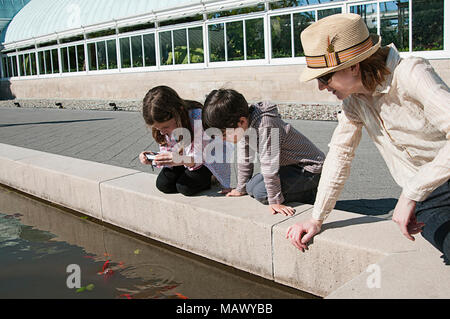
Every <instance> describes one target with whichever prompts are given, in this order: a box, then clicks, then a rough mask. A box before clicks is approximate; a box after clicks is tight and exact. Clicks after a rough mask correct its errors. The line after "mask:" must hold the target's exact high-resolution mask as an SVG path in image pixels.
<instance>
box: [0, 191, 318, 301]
mask: <svg viewBox="0 0 450 319" xmlns="http://www.w3.org/2000/svg"><path fill="white" fill-rule="evenodd" d="M0 298H1V299H5V298H26V299H29V298H57V299H77V298H82V299H86V298H101V299H115V298H118V299H143V298H151V299H170V298H174V299H197V298H202V299H203V298H205V299H206V298H212V299H216V298H247V299H259V298H264V299H272V298H275V299H278V298H285V299H303V298H314V296H311V295H309V294H306V293H302V292H300V291H298V290H295V289H292V288H289V287H285V286H282V285H278V284H275V283H273V282H272V281H269V280H265V279H262V278H260V277H257V276H253V275H250V274H247V273H245V272H242V271H239V270H236V269H234V268H231V267H227V266H224V265H221V264H219V263H215V262H212V261H209V260H207V259H205V258H202V257H198V256H195V255H192V254H189V253H187V252H184V251H181V250H178V249H175V248H172V247H169V246H167V245H164V244H161V243H158V242H155V241H152V240H150V239H145V238H142V237H138V236H132V235H131V234H129V233H127V232H124V231H120V230H119V229H116V228H114V227H112V226H110V225H103V224H101V223H100V222H99V221H96V220H93V219H91V218H90V217H86V216H82V215H80V214H77V213H75V212H72V211H68V210H65V209H62V208H58V207H55V206H53V205H50V204H48V203H45V202H43V201H40V200H37V199H35V198H32V197H29V196H26V195H24V194H22V193H17V192H15V191H13V190H11V189H9V188H5V187H2V186H0Z"/></svg>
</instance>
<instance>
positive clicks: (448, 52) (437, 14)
mask: <svg viewBox="0 0 450 319" xmlns="http://www.w3.org/2000/svg"><path fill="white" fill-rule="evenodd" d="M1 1H3V2H7V1H14V0H0V2H1ZM21 2H22V3H24V5H23V8H22V9H21V10H20V11H19V12H18V13H17V14H15V16H14V17H13V18H12V20H11V21H10V22H9V24H8V25H7V26H5V27H4V28H3V31H2V34H1V38H0V39H1V41H0V43H1V44H0V49H1V58H0V63H1V68H0V70H1V80H0V97H1V98H0V99H3V100H5V99H8V100H10V99H24V100H26V99H36V100H38V99H47V100H52V99H53V100H61V101H64V100H72V99H79V100H80V99H82V100H96V101H105V102H112V101H141V100H142V98H143V97H144V95H145V93H146V92H147V91H148V90H149V89H150V88H151V87H153V86H156V85H168V86H171V87H172V88H174V89H175V90H176V91H177V92H178V93H179V94H180V95H181V96H182V97H183V98H186V99H196V100H198V101H203V100H204V98H205V95H206V94H207V93H208V92H210V91H211V90H212V89H216V88H223V87H225V88H234V89H236V90H238V91H240V92H241V93H243V94H244V95H245V96H246V97H247V99H248V100H249V101H256V100H263V99H264V100H271V101H274V102H278V103H305V104H308V103H330V104H332V103H336V102H337V100H335V98H334V97H333V96H332V95H330V94H326V93H324V92H320V91H319V90H318V89H317V83H316V81H311V82H307V83H302V82H300V79H299V76H300V74H301V73H302V71H303V70H304V68H305V67H306V62H305V57H304V53H303V48H302V45H301V42H300V33H301V32H302V31H303V30H304V29H305V28H306V27H307V26H308V25H310V24H311V23H313V22H314V21H317V20H319V19H322V18H324V17H326V16H328V15H332V14H336V13H346V12H351V13H357V14H359V15H361V16H362V17H363V19H364V21H365V22H366V24H367V27H368V28H369V30H370V32H371V33H377V34H379V35H381V37H382V41H383V42H382V44H383V45H387V44H390V43H394V44H395V46H396V47H397V48H398V50H399V51H400V52H401V55H402V57H408V56H411V55H414V56H419V57H424V58H427V59H429V60H430V63H431V64H432V65H433V67H434V68H435V69H436V71H437V72H438V74H439V75H440V76H441V77H442V78H443V79H444V81H445V82H446V83H450V36H449V34H450V33H449V32H450V25H449V21H450V17H449V16H450V0H368V1H361V0H335V1H333V0H309V1H308V0H297V1H295V0H293V1H289V0H285V1H268V0H266V1H257V0H221V1H217V0H198V1H195V0H166V1H151V0H128V1H121V0H96V1H91V0H31V1H25V2H23V1H21Z"/></svg>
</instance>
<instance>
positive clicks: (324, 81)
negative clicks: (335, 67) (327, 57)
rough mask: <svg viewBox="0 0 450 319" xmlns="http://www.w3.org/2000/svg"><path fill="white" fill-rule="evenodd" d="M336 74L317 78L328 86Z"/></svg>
mask: <svg viewBox="0 0 450 319" xmlns="http://www.w3.org/2000/svg"><path fill="white" fill-rule="evenodd" d="M334 73H335V72H331V73H327V74H325V75H322V76H321V77H319V78H317V80H319V81H320V83H322V84H323V85H328V83H330V80H331V78H332V77H333V75H334Z"/></svg>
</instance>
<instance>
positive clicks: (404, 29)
mask: <svg viewBox="0 0 450 319" xmlns="http://www.w3.org/2000/svg"><path fill="white" fill-rule="evenodd" d="M408 25H409V10H408V0H399V1H389V2H383V3H380V28H381V29H380V31H381V38H382V43H381V45H387V44H390V43H394V44H395V46H396V47H397V49H398V50H399V51H408V50H409V31H408Z"/></svg>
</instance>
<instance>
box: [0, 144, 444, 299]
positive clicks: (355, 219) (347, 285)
mask: <svg viewBox="0 0 450 319" xmlns="http://www.w3.org/2000/svg"><path fill="white" fill-rule="evenodd" d="M155 179H156V176H155V175H153V174H148V173H143V172H139V171H136V170H131V169H126V168H121V167H116V166H111V165H105V164H101V163H96V162H90V161H85V160H80V159H75V158H70V157H64V156H60V155H54V154H49V153H44V152H40V151H35V150H30V149H25V148H21V147H16V146H11V145H6V144H0V183H2V184H4V185H8V186H10V187H13V188H16V189H19V190H21V191H23V192H26V193H29V194H32V195H34V196H37V197H39V198H43V199H45V200H48V201H50V202H54V203H56V204H59V205H62V206H65V207H68V208H71V209H73V210H76V211H79V212H81V213H84V214H86V215H89V216H92V217H95V218H97V219H100V220H102V221H105V222H107V223H110V224H113V225H116V226H118V227H121V228H124V229H127V230H129V231H133V232H135V233H138V234H140V235H143V236H147V237H149V238H152V239H155V240H158V241H161V242H164V243H167V244H169V245H172V246H175V247H178V248H181V249H184V250H187V251H190V252H192V253H195V254H198V255H200V256H204V257H206V258H209V259H212V260H215V261H218V262H221V263H223V264H226V265H230V266H232V267H235V268H238V269H241V270H244V271H247V272H250V273H252V274H255V275H259V276H261V277H264V278H267V279H270V280H274V281H275V282H279V283H282V284H285V285H288V286H291V287H294V288H298V289H301V290H303V291H307V292H310V293H313V294H315V295H319V296H324V297H325V296H326V297H330V298H332V297H334V298H349V297H358V298H449V297H450V286H449V285H448V283H449V282H450V268H448V266H445V265H444V264H443V262H442V260H441V259H440V258H439V256H440V252H439V251H437V250H436V249H434V248H433V247H432V246H431V245H430V244H429V243H428V242H426V241H425V240H424V239H423V238H422V237H420V236H417V237H416V241H415V242H410V241H408V240H406V239H405V238H404V237H403V235H402V234H401V233H400V231H399V229H398V227H397V226H396V225H395V223H393V222H392V221H389V220H385V219H381V218H376V217H370V216H364V215H359V214H354V213H348V212H343V211H334V212H333V213H332V214H331V216H330V217H329V219H327V222H326V224H324V226H323V229H322V231H321V233H320V234H318V235H317V236H315V237H314V240H313V242H312V243H311V245H310V246H309V249H308V250H307V252H305V253H300V251H299V250H298V249H296V248H295V247H294V246H293V245H292V244H291V243H290V242H289V241H288V240H287V239H286V230H287V228H288V227H289V226H290V225H292V224H294V223H296V222H299V221H302V220H306V219H309V218H311V210H312V207H311V205H305V204H300V203H299V204H298V205H295V206H294V207H295V208H296V214H295V215H294V216H293V217H286V216H281V215H272V214H270V213H269V212H268V209H267V206H264V205H262V204H260V203H259V202H257V201H256V200H254V199H252V198H249V197H248V196H244V197H238V198H234V199H229V198H226V197H224V196H218V195H217V193H216V191H214V190H210V191H206V192H204V193H202V195H201V196H194V197H185V196H182V195H180V194H163V193H161V192H159V191H158V190H157V189H156V187H155ZM243 208H244V209H243ZM371 265H375V267H374V269H375V270H377V271H378V273H375V274H374V273H372V271H368V270H371V269H372V268H373V267H372V268H370V267H369V266H371ZM373 275H376V276H378V280H375V281H374V284H375V286H374V285H372V281H371V277H373ZM368 282H369V284H368Z"/></svg>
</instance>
